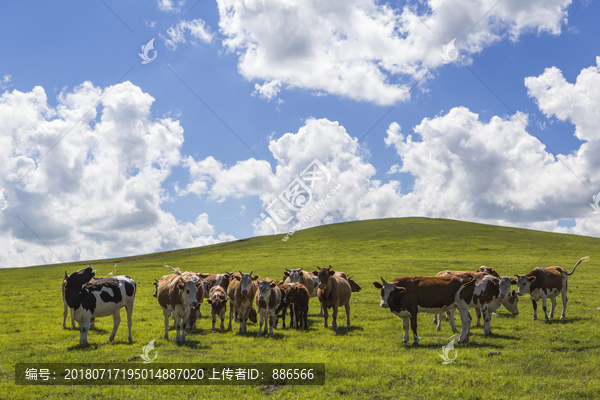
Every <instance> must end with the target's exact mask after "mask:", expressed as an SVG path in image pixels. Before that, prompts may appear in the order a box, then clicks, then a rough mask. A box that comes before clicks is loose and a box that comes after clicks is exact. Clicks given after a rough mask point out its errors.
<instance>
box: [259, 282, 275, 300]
mask: <svg viewBox="0 0 600 400" xmlns="http://www.w3.org/2000/svg"><path fill="white" fill-rule="evenodd" d="M275 286H277V282H275V281H272V280H270V279H268V278H267V279H265V280H264V281H258V301H264V302H265V303H268V302H269V298H270V297H271V289H273V288H274V287H275Z"/></svg>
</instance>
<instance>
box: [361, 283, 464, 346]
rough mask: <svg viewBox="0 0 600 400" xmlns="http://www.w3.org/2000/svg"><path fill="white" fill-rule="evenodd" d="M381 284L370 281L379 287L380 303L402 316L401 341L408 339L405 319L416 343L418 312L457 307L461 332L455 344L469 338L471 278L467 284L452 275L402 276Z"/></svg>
mask: <svg viewBox="0 0 600 400" xmlns="http://www.w3.org/2000/svg"><path fill="white" fill-rule="evenodd" d="M381 281H382V282H383V284H381V283H379V282H373V286H375V287H376V288H378V289H381V294H380V304H379V305H380V306H381V307H383V308H389V309H390V311H391V312H392V314H394V315H396V316H397V317H399V318H402V325H403V327H404V340H403V341H402V342H403V343H406V342H408V322H409V318H410V327H411V329H412V331H413V338H414V342H413V345H418V344H419V336H418V335H417V315H418V313H419V312H426V313H435V314H441V313H444V312H446V311H450V310H453V309H455V308H458V309H459V311H460V317H461V322H462V326H461V333H460V339H459V341H458V342H459V343H463V342H465V341H467V340H468V339H469V334H470V320H471V317H470V316H469V304H470V302H471V297H472V296H473V290H474V287H475V285H474V283H475V280H471V281H469V282H467V283H464V282H461V280H460V279H458V278H456V277H452V276H440V277H430V276H404V277H401V278H396V279H394V280H392V281H391V282H386V281H385V280H384V279H383V278H381Z"/></svg>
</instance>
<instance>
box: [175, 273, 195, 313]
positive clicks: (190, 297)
mask: <svg viewBox="0 0 600 400" xmlns="http://www.w3.org/2000/svg"><path fill="white" fill-rule="evenodd" d="M177 289H179V291H180V293H181V301H182V302H183V304H184V305H189V306H190V307H192V308H194V309H195V308H196V307H198V300H197V299H196V292H197V291H198V289H197V288H196V283H195V282H194V281H193V280H192V279H188V280H187V281H184V280H183V278H181V279H179V282H177Z"/></svg>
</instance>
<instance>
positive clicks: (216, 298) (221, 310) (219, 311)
mask: <svg viewBox="0 0 600 400" xmlns="http://www.w3.org/2000/svg"><path fill="white" fill-rule="evenodd" d="M208 297H209V298H208V304H210V313H211V315H212V327H211V331H212V332H214V331H215V322H216V319H217V315H218V316H219V317H220V318H221V331H224V330H225V313H226V312H227V292H226V291H225V288H224V287H222V286H220V285H216V286H213V287H211V288H210V292H209V295H208Z"/></svg>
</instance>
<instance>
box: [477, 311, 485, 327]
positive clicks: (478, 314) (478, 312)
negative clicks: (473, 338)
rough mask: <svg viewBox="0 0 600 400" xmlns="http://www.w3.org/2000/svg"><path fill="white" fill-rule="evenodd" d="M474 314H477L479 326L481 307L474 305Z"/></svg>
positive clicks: (478, 324) (479, 324)
mask: <svg viewBox="0 0 600 400" xmlns="http://www.w3.org/2000/svg"><path fill="white" fill-rule="evenodd" d="M475 314H476V315H477V326H481V322H480V319H481V308H479V307H475ZM484 318H485V317H484Z"/></svg>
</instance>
